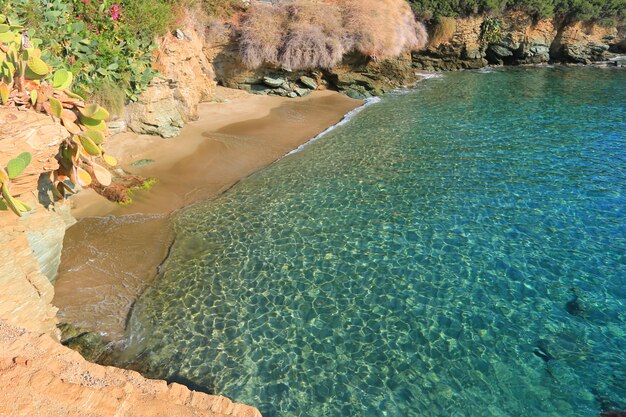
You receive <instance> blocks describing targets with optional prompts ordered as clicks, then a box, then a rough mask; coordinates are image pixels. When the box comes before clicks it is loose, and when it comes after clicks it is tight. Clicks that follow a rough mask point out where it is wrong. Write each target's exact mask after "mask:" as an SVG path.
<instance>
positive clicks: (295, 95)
mask: <svg viewBox="0 0 626 417" xmlns="http://www.w3.org/2000/svg"><path fill="white" fill-rule="evenodd" d="M287 97H289V98H296V97H298V94H297V93H296V92H295V91H292V92H290V93H289V94H287Z"/></svg>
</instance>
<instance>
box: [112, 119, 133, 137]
mask: <svg viewBox="0 0 626 417" xmlns="http://www.w3.org/2000/svg"><path fill="white" fill-rule="evenodd" d="M107 127H108V128H109V132H110V133H111V134H112V135H117V134H118V133H124V132H126V131H127V130H128V124H127V123H126V120H123V119H117V120H112V121H110V122H107Z"/></svg>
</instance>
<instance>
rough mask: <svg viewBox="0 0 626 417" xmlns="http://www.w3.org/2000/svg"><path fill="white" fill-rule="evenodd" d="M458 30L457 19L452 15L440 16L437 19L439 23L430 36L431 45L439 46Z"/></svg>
mask: <svg viewBox="0 0 626 417" xmlns="http://www.w3.org/2000/svg"><path fill="white" fill-rule="evenodd" d="M454 32H456V20H454V18H452V17H443V16H442V17H440V18H438V19H437V25H436V26H435V29H434V31H433V35H432V36H431V38H430V42H429V44H430V45H431V46H435V47H436V46H439V45H441V44H442V43H448V42H450V40H451V39H452V36H453V35H454Z"/></svg>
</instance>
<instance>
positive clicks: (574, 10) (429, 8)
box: [410, 0, 626, 20]
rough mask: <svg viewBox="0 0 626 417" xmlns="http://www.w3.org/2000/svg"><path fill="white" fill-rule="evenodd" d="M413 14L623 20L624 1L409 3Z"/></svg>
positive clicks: (415, 0)
mask: <svg viewBox="0 0 626 417" xmlns="http://www.w3.org/2000/svg"><path fill="white" fill-rule="evenodd" d="M410 2H411V5H412V7H413V10H414V11H415V13H416V14H417V15H418V16H419V17H422V18H425V19H426V20H430V19H431V18H437V17H439V16H449V17H457V16H468V15H471V14H475V13H486V12H498V11H502V10H506V9H509V10H510V9H519V10H525V11H527V12H529V13H531V14H533V15H534V16H535V17H538V18H543V17H550V16H554V15H556V16H558V17H560V18H564V19H567V20H603V19H611V18H617V19H622V18H624V13H626V0H410Z"/></svg>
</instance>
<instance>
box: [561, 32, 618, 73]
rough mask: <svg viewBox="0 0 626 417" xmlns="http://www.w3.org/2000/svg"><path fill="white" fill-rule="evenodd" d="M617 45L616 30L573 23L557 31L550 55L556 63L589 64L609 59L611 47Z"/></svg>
mask: <svg viewBox="0 0 626 417" xmlns="http://www.w3.org/2000/svg"><path fill="white" fill-rule="evenodd" d="M622 41H623V39H622ZM619 43H620V41H619V40H618V31H617V29H616V28H607V27H603V26H600V25H597V24H593V23H589V22H575V23H572V24H570V25H566V26H564V27H563V28H561V29H560V30H559V31H558V33H557V35H556V37H555V39H554V42H553V44H552V46H551V50H550V54H551V56H552V57H554V59H555V60H558V61H564V62H573V63H580V64H590V63H592V62H596V61H605V60H607V59H608V58H610V56H611V55H610V53H609V49H610V48H611V45H614V44H615V45H617V44H619Z"/></svg>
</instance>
